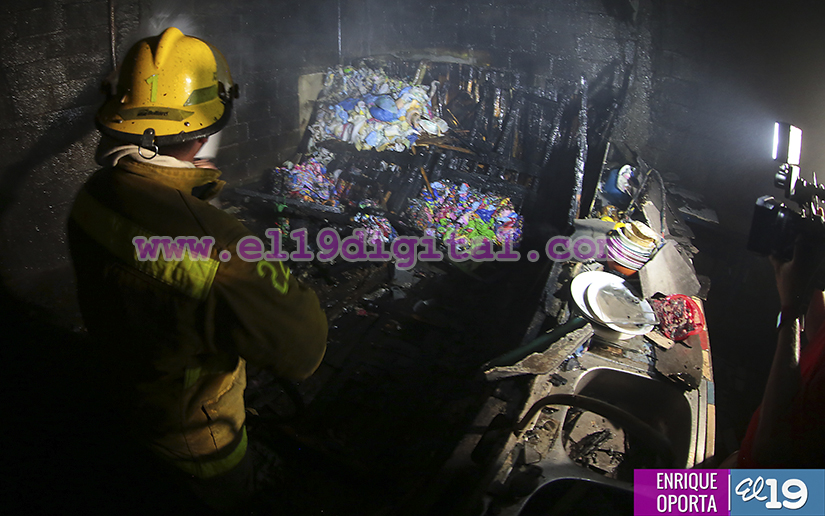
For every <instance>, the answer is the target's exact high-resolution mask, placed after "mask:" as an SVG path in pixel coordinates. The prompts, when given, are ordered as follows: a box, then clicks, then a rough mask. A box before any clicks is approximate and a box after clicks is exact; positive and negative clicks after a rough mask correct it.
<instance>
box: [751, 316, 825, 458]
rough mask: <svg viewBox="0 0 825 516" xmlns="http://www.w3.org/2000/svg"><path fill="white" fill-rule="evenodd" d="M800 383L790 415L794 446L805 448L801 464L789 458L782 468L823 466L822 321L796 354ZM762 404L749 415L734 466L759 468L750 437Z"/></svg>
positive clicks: (824, 381)
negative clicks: (798, 353)
mask: <svg viewBox="0 0 825 516" xmlns="http://www.w3.org/2000/svg"><path fill="white" fill-rule="evenodd" d="M799 371H800V384H799V390H798V391H797V393H796V396H794V399H793V402H792V404H793V407H792V409H791V413H790V415H789V421H788V423H789V424H790V428H791V435H792V436H793V440H794V447H795V448H796V449H798V450H806V451H807V452H808V453H807V454H806V458H805V462H804V464H796V463H793V462H792V461H789V462H788V463H785V464H781V465H780V466H781V467H783V468H794V467H817V468H822V467H825V454H823V451H822V450H823V441H825V324H822V325H821V326H820V327H819V329H818V331H817V333H816V335H814V337H813V339H811V341H809V342H808V345H807V346H805V348H804V349H802V351H801V353H800V355H799ZM760 409H761V406H760V407H759V408H757V409H756V411H755V412H754V413H753V416H752V417H751V421H750V424H749V425H748V431H747V432H746V433H745V438H744V439H743V440H742V446H741V447H740V449H739V457H738V461H737V467H739V468H748V469H759V468H763V467H764V466H762V465H760V464H759V463H758V462H756V460H754V458H753V457H752V452H753V439H754V437H755V436H756V427H757V426H758V425H759V413H760Z"/></svg>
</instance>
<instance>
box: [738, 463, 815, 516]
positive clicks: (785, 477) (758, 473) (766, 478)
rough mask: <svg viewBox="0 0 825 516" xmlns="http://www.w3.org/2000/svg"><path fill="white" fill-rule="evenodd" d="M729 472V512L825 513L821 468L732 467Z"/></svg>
mask: <svg viewBox="0 0 825 516" xmlns="http://www.w3.org/2000/svg"><path fill="white" fill-rule="evenodd" d="M730 474H731V475H730V489H731V493H730V513H731V515H738V514H743V515H744V514H750V515H754V516H761V515H763V514H806V515H807V514H811V515H813V514H820V515H821V514H825V494H823V490H825V489H824V488H825V470H821V469H820V470H816V469H802V470H799V469H796V470H791V469H784V470H783V469H776V470H762V469H743V470H736V469H734V470H731V472H730Z"/></svg>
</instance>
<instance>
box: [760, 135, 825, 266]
mask: <svg viewBox="0 0 825 516" xmlns="http://www.w3.org/2000/svg"><path fill="white" fill-rule="evenodd" d="M801 154H802V130H801V129H799V128H798V127H794V126H792V125H791V124H788V123H784V122H776V124H775V125H774V137H773V159H774V160H776V161H778V162H780V163H781V164H780V166H779V170H778V171H777V172H776V175H775V176H774V186H776V187H777V188H780V189H782V190H783V193H784V195H785V198H786V199H788V200H790V201H793V202H794V203H796V205H797V206H798V208H797V209H794V208H792V207H789V206H787V205H785V204H783V203H782V202H781V201H779V200H777V199H776V198H774V197H773V196H770V195H764V196H762V197H760V198H759V199H757V200H756V206H755V207H754V212H753V218H752V219H751V229H750V234H749V236H748V250H750V251H754V252H756V253H758V254H761V255H763V256H768V255H774V256H777V257H779V258H781V259H784V260H790V259H791V258H793V250H794V244H795V243H796V240H797V237H798V236H799V235H808V234H810V235H811V236H813V237H815V238H825V228H823V226H822V223H821V222H820V220H819V218H817V217H812V216H811V215H812V214H813V213H814V210H815V207H816V206H818V205H819V200H820V198H821V197H825V187H823V186H822V185H818V184H816V176H814V182H813V183H808V182H807V181H805V180H804V179H802V178H801V177H800V169H799V161H800V157H801Z"/></svg>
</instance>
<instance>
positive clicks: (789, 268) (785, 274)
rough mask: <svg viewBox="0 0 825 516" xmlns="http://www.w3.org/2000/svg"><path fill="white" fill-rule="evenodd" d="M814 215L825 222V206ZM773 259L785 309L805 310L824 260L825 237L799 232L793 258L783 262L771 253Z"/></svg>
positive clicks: (781, 302) (797, 312)
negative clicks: (824, 219) (824, 218)
mask: <svg viewBox="0 0 825 516" xmlns="http://www.w3.org/2000/svg"><path fill="white" fill-rule="evenodd" d="M814 217H816V218H817V219H819V220H818V222H819V223H825V222H823V211H822V208H820V209H818V210H817V213H816V214H815V215H814ZM770 260H771V264H772V265H773V269H774V275H775V277H776V288H777V290H778V291H779V301H780V304H781V307H782V311H783V312H785V311H789V312H791V313H794V314H796V315H801V314H803V313H804V312H805V308H806V307H807V306H808V302H809V300H810V298H811V294H812V293H813V292H814V289H815V288H816V281H815V280H816V279H817V278H815V273H817V269H818V268H819V267H820V266H821V265H822V264H823V261H824V260H825V241H823V239H822V238H821V237H813V236H806V235H800V236H799V237H798V238H797V240H796V245H795V246H794V252H793V259H792V260H791V261H788V262H783V261H781V260H780V259H779V258H777V257H775V256H771V257H770ZM821 272H822V271H820V273H821Z"/></svg>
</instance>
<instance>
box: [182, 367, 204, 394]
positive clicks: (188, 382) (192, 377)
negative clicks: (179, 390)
mask: <svg viewBox="0 0 825 516" xmlns="http://www.w3.org/2000/svg"><path fill="white" fill-rule="evenodd" d="M200 377H201V368H200V366H198V367H191V368H190V367H187V368H186V371H184V373H183V388H184V389H188V388H190V387H192V386H193V385H195V382H197V381H198V378H200Z"/></svg>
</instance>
